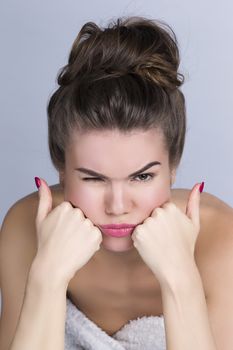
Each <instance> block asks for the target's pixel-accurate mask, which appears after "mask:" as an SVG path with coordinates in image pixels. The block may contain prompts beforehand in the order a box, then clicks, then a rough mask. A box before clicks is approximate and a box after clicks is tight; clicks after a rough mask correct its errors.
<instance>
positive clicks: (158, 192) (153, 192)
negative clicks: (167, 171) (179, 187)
mask: <svg viewBox="0 0 233 350" xmlns="http://www.w3.org/2000/svg"><path fill="white" fill-rule="evenodd" d="M170 197H171V189H170V187H169V186H164V187H163V186H160V187H156V188H151V189H150V190H149V191H147V192H145V193H144V196H143V199H144V203H143V204H141V205H143V206H144V207H146V208H147V209H151V210H153V209H154V208H157V207H159V206H161V205H163V204H164V203H165V202H167V201H168V200H170Z"/></svg>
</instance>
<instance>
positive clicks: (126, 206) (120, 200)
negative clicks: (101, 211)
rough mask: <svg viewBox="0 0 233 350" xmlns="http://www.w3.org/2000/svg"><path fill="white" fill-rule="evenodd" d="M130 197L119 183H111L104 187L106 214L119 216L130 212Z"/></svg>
mask: <svg viewBox="0 0 233 350" xmlns="http://www.w3.org/2000/svg"><path fill="white" fill-rule="evenodd" d="M131 207H132V198H130V194H129V193H127V191H126V189H125V188H124V187H123V185H121V184H112V185H110V186H109V188H108V189H106V195H105V208H106V209H105V211H106V214H108V215H114V216H119V215H123V214H127V213H129V212H130V210H131Z"/></svg>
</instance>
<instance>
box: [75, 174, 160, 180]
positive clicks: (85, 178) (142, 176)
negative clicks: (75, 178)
mask: <svg viewBox="0 0 233 350" xmlns="http://www.w3.org/2000/svg"><path fill="white" fill-rule="evenodd" d="M154 176H155V174H153V173H144V174H139V175H137V176H135V178H134V179H136V178H139V177H141V180H140V181H139V182H147V181H150V180H152V179H153V177H154ZM145 177H146V178H145ZM148 177H149V179H148ZM82 180H83V181H104V180H103V179H101V178H99V177H84V178H83V179H82ZM136 181H137V180H136Z"/></svg>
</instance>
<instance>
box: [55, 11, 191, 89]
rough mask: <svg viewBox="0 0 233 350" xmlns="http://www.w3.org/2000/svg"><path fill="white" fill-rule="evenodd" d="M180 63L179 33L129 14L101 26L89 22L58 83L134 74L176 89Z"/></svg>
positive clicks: (77, 40)
mask: <svg viewBox="0 0 233 350" xmlns="http://www.w3.org/2000/svg"><path fill="white" fill-rule="evenodd" d="M179 63H180V62H179V50H178V45H177V40H176V36H175V34H174V32H173V30H172V29H171V28H170V27H169V26H168V25H167V24H164V23H162V22H158V21H154V20H148V19H144V18H143V17H129V18H126V19H123V18H119V19H118V20H117V21H116V23H115V22H112V23H110V24H109V26H108V27H107V28H103V29H101V28H99V27H98V26H97V25H96V24H95V23H93V22H88V23H86V24H85V25H84V26H83V27H82V29H81V31H80V33H79V35H78V37H77V38H76V40H75V42H74V44H73V47H72V50H71V53H70V56H69V61H68V65H67V66H65V67H64V68H63V69H62V71H61V73H60V75H59V77H58V83H59V85H63V86H64V85H68V84H70V83H71V82H72V81H73V80H75V79H76V77H79V78H81V77H82V76H89V78H90V81H91V80H92V79H93V80H99V79H106V78H111V77H120V76H123V75H126V74H132V73H133V74H138V75H139V76H141V77H142V78H145V79H147V80H150V81H151V82H153V83H155V84H157V85H158V86H161V87H162V88H168V89H175V88H177V87H179V86H180V85H181V84H182V83H183V81H184V77H183V75H182V74H180V73H179V72H178V67H179Z"/></svg>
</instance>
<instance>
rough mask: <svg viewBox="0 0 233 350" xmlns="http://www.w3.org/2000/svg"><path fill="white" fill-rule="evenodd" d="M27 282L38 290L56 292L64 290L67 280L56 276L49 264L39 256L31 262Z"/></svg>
mask: <svg viewBox="0 0 233 350" xmlns="http://www.w3.org/2000/svg"><path fill="white" fill-rule="evenodd" d="M28 283H29V284H30V285H33V286H35V288H37V289H38V290H40V291H46V290H47V291H49V292H57V291H62V290H64V291H65V292H66V290H67V287H68V282H66V281H65V279H63V278H61V277H60V276H58V275H57V274H56V273H55V272H54V269H52V268H51V267H50V266H49V264H48V263H47V262H45V261H43V260H41V259H39V258H35V259H34V260H33V262H32V265H31V268H30V270H29V274H28Z"/></svg>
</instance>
